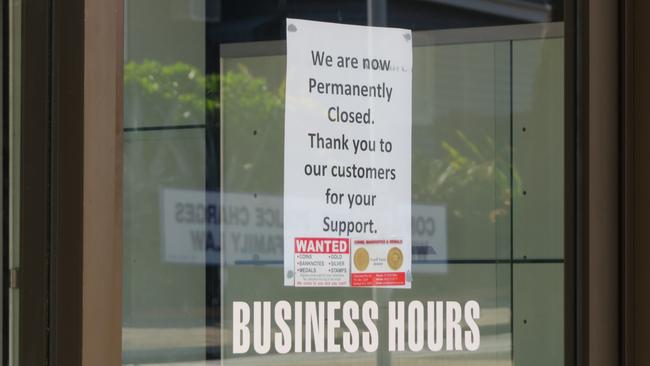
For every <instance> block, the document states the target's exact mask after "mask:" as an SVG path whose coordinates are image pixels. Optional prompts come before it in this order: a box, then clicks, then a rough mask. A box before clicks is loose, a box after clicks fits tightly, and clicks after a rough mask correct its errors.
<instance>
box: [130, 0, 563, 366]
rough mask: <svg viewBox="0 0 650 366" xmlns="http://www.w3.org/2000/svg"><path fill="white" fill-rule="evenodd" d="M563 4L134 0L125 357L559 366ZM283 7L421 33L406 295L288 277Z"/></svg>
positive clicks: (416, 49) (139, 360)
mask: <svg viewBox="0 0 650 366" xmlns="http://www.w3.org/2000/svg"><path fill="white" fill-rule="evenodd" d="M562 9H563V3H562V2H561V1H553V2H542V1H533V0H530V1H523V0H522V1H512V2H509V3H508V4H502V3H498V4H497V3H496V2H476V4H474V3H471V2H463V3H462V4H461V3H455V2H447V1H430V2H425V1H368V2H365V1H355V2H343V1H334V2H331V1H328V2H319V1H311V2H309V1H308V2H291V1H290V2H280V3H273V4H271V3H267V2H261V1H245V2H241V1H240V2H229V1H211V0H207V1H204V0H196V1H195V0H187V1H175V0H165V1H162V2H161V1H159V0H155V1H154V0H126V1H125V40H124V43H125V65H124V78H125V79H124V96H125V99H124V151H123V152H124V185H123V191H124V196H123V199H124V202H123V206H124V212H123V218H124V241H123V249H124V251H123V252H124V258H123V268H124V276H123V301H124V303H123V357H122V358H123V364H124V365H149V364H150V365H154V364H155V365H158V364H170V365H186V364H196V365H199V364H220V363H224V364H232V365H235V364H259V365H271V364H283V365H284V364H310V365H312V364H313V365H320V364H322V365H325V364H340V365H347V364H349V365H353V364H354V365H357V364H369V365H370V364H373V365H375V364H377V365H390V364H400V365H402V364H403V365H428V364H436V365H458V364H463V365H513V364H525V365H561V364H563V360H564V351H563V347H564V338H563V337H564V328H565V324H564V296H563V294H564V291H563V286H564V265H565V264H564V246H565V243H564V209H565V207H564V205H565V199H564V195H563V187H564V179H565V177H564V166H563V162H564V154H565V152H564V126H565V121H564V92H563V91H564V40H563V39H564V30H563V10H562ZM287 18H298V19H307V20H317V21H324V22H330V23H337V24H353V25H364V26H368V25H372V26H380V27H392V28H403V29H408V30H411V31H412V44H413V48H412V55H413V69H412V106H411V108H412V138H411V161H410V164H411V166H412V175H411V192H412V198H411V202H410V203H411V207H412V209H411V215H410V220H408V221H409V223H410V227H411V238H412V244H411V251H410V255H411V257H412V271H411V272H410V273H409V274H408V276H410V280H412V286H411V288H410V289H388V288H372V287H368V288H329V287H307V288H298V287H288V286H285V278H284V277H285V271H284V269H283V268H284V265H285V263H284V256H283V253H284V248H285V246H286V245H287V239H286V238H284V235H283V234H284V231H283V229H284V222H283V217H286V213H285V211H284V210H285V209H287V208H286V207H285V205H284V202H285V201H284V197H283V194H284V184H285V182H284V169H285V166H284V154H285V152H286V149H285V148H286V146H285V145H284V141H285V140H284V136H285V130H284V126H285V110H286V106H287V103H289V102H288V101H287V100H286V99H285V95H286V63H287V57H286V53H287V46H286V39H285V38H286V32H287V22H286V19H287ZM297 214H300V213H297ZM265 309H270V310H269V311H270V313H269V314H277V313H278V312H279V313H280V314H281V316H280V317H283V316H282V314H285V315H286V314H287V312H291V314H293V316H291V317H288V318H287V323H286V324H284V326H283V324H282V322H277V321H276V320H277V318H275V317H273V319H268V316H266V315H263V314H266V313H265V311H267V310H265ZM330 309H331V310H330ZM355 309H356V310H355ZM298 313H302V314H303V315H306V314H307V313H310V314H316V316H315V317H314V316H312V317H311V318H309V320H307V319H306V318H302V319H301V320H296V317H297V314H298ZM344 313H345V314H347V315H344ZM244 314H248V316H246V315H244ZM354 314H358V315H356V317H355V315H354ZM276 316H277V315H276ZM310 316H311V315H310ZM348 316H349V317H351V318H352V319H351V320H350V319H349V318H346V319H347V321H344V320H343V318H344V317H348ZM244 318H246V319H247V320H246V319H244ZM267 319H268V320H267ZM395 319H397V321H396V320H395ZM443 319H444V321H443ZM425 320H426V321H425ZM266 321H268V323H265V322H266ZM311 321H313V322H314V323H311ZM332 321H334V324H336V321H338V322H339V326H336V327H333V328H331V329H329V328H328V327H329V325H328V324H330V322H332ZM321 322H322V323H321ZM395 324H397V325H395ZM400 324H401V325H400ZM419 324H422V325H421V326H420V325H419ZM314 329H321V330H322V331H323V334H321V333H319V332H315V331H314ZM354 329H356V334H357V335H358V337H359V339H360V341H359V342H360V343H359V344H358V345H357V346H356V347H352V348H350V350H352V351H347V352H346V351H345V350H341V351H339V352H335V351H333V350H335V349H336V347H334V348H332V351H328V347H325V346H324V347H325V348H324V349H323V350H322V352H319V349H320V348H319V342H323V344H329V343H327V342H332V344H336V345H341V346H342V345H343V343H345V342H350V340H351V339H353V338H354V335H352V334H353V333H354V332H355V330H354ZM238 332H239V333H238ZM283 332H288V333H283ZM420 332H421V333H420ZM242 334H248V335H249V336H250V339H249V342H250V347H248V348H247V349H246V351H245V352H241V349H239V350H237V349H234V347H233V345H234V342H236V341H237V342H241V341H242V338H241V337H240V336H241V335H242ZM325 334H326V336H325ZM391 334H392V335H391ZM269 336H270V338H269ZM285 336H286V337H288V338H290V339H291V340H292V344H291V346H290V347H289V349H288V350H287V349H286V347H282V346H281V345H282V344H284V342H283V339H284V340H286V339H285V338H283V337H285ZM277 337H280V338H277ZM477 337H479V338H480V340H479V339H477ZM265 338H269V339H267V340H265ZM330 338H331V340H330ZM364 339H365V340H366V342H367V343H366V344H364V343H363V340H364ZM391 339H393V341H391ZM395 339H397V341H395ZM400 339H403V342H404V345H403V350H402V347H401V346H399V344H400V341H399V340H400ZM425 339H426V341H424V340H425ZM391 342H397V345H398V346H397V347H395V348H396V349H395V350H393V347H392V344H391ZM298 344H300V345H301V346H297V345H298ZM307 344H309V350H311V352H308V351H307V347H308V346H307ZM346 344H347V343H346ZM284 345H285V346H286V344H284ZM267 346H268V347H267Z"/></svg>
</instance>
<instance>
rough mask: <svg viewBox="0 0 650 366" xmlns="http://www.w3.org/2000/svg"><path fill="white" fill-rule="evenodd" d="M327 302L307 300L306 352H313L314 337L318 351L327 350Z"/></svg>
mask: <svg viewBox="0 0 650 366" xmlns="http://www.w3.org/2000/svg"><path fill="white" fill-rule="evenodd" d="M324 314H325V302H323V301H319V302H318V309H316V302H314V301H307V302H305V352H311V345H312V337H313V340H314V345H315V349H316V352H325V317H324V316H323V315H324Z"/></svg>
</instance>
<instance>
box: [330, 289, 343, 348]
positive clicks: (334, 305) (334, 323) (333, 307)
mask: <svg viewBox="0 0 650 366" xmlns="http://www.w3.org/2000/svg"><path fill="white" fill-rule="evenodd" d="M340 308H341V303H340V302H338V301H329V302H328V303H327V352H341V345H339V344H337V343H336V330H337V329H338V328H339V327H340V326H341V322H340V321H339V320H337V319H336V311H337V310H339V309H340Z"/></svg>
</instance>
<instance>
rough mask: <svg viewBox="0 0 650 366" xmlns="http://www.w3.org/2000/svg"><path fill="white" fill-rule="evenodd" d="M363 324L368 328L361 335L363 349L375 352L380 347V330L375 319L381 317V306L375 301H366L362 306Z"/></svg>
mask: <svg viewBox="0 0 650 366" xmlns="http://www.w3.org/2000/svg"><path fill="white" fill-rule="evenodd" d="M361 313H362V320H363V325H365V326H366V328H368V331H367V332H363V334H362V335H361V343H362V345H363V350H364V351H366V352H375V351H376V350H377V348H379V332H378V331H377V325H376V324H375V322H374V320H377V319H379V307H378V306H377V303H376V302H374V301H366V302H364V303H363V307H362V308H361Z"/></svg>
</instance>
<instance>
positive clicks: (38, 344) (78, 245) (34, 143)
mask: <svg viewBox="0 0 650 366" xmlns="http://www.w3.org/2000/svg"><path fill="white" fill-rule="evenodd" d="M7 1H8V0H4V2H5V4H6V2H7ZM122 9H123V0H107V1H96V0H29V1H23V2H22V21H23V23H22V35H21V43H22V45H23V47H22V54H21V67H22V73H21V79H22V84H21V97H22V103H21V111H22V119H21V122H20V123H21V131H22V133H21V137H20V138H21V146H22V150H21V152H20V154H21V156H20V159H21V167H22V169H21V172H20V192H21V201H20V219H21V220H20V223H21V226H20V250H21V264H20V271H19V273H20V277H19V278H20V281H19V282H18V287H19V292H20V305H19V312H20V319H19V328H20V329H19V334H20V335H19V343H20V344H19V351H18V357H19V362H20V364H21V365H65V366H68V365H99V366H101V365H119V364H121V326H122V322H121V311H122V277H121V276H122V252H121V240H122V231H121V227H122V216H121V215H122V210H121V207H122V205H121V203H122V193H121V185H122V165H121V156H122V145H121V144H122V67H123V59H122V50H123V10H122ZM5 334H6V333H5Z"/></svg>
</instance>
